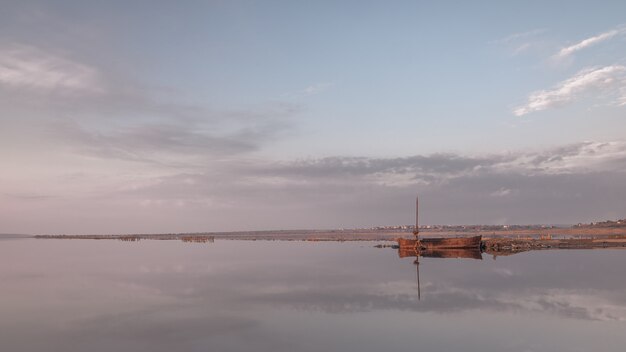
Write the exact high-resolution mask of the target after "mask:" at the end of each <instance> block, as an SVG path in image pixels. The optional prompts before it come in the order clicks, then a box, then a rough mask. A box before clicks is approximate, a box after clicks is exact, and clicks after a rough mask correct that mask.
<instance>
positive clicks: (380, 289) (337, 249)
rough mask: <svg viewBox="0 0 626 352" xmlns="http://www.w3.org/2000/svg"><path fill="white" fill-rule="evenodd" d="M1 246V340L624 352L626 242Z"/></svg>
mask: <svg viewBox="0 0 626 352" xmlns="http://www.w3.org/2000/svg"><path fill="white" fill-rule="evenodd" d="M373 244H374V243H368V242H361V243H307V242H262V241H256V242H253V241H250V242H244V241H216V242H215V243H211V244H189V243H182V242H177V241H141V242H138V243H125V242H121V241H94V240H35V239H5V240H1V241H0V351H8V352H10V351H64V352H71V351H168V352H170V351H255V352H264V351H290V352H296V351H376V352H379V351H442V352H450V351H498V352H505V351H520V352H527V351H585V352H587V351H620V352H621V351H624V346H626V333H625V332H626V251H619V250H587V251H584V250H583V251H574V250H570V251H545V252H532V253H524V254H517V255H514V256H509V257H498V258H497V260H493V259H492V258H491V257H490V256H486V255H485V256H484V259H483V260H474V259H439V258H420V265H419V275H420V289H421V290H420V292H421V299H418V288H417V282H416V276H417V272H416V266H415V265H414V264H413V259H414V258H403V259H400V258H398V255H397V252H396V251H394V250H391V249H377V248H373Z"/></svg>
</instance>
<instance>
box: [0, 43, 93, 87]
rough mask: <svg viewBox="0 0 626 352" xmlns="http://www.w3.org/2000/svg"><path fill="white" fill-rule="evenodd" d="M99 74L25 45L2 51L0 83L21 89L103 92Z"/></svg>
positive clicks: (8, 47) (86, 66) (0, 56)
mask: <svg viewBox="0 0 626 352" xmlns="http://www.w3.org/2000/svg"><path fill="white" fill-rule="evenodd" d="M99 76H100V75H99V73H98V71H97V70H96V69H95V68H93V67H90V66H88V65H85V64H81V63H78V62H74V61H72V60H69V59H67V58H63V57H60V56H56V55H54V54H51V53H48V52H45V51H42V50H40V49H37V48H35V47H31V46H25V45H9V46H7V47H5V48H2V49H0V84H2V85H8V86H13V87H18V88H36V89H46V90H71V91H85V92H100V91H102V90H103V87H102V86H101V82H100V77H99Z"/></svg>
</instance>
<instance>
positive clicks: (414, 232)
mask: <svg viewBox="0 0 626 352" xmlns="http://www.w3.org/2000/svg"><path fill="white" fill-rule="evenodd" d="M419 205H420V202H419V197H415V229H414V230H413V234H414V235H415V239H417V237H418V236H417V235H418V234H419V233H420V226H419Z"/></svg>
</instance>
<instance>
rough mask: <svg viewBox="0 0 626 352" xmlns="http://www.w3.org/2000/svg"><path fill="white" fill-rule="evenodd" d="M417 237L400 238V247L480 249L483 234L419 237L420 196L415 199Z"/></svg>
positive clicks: (417, 248) (416, 248)
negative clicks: (452, 236)
mask: <svg viewBox="0 0 626 352" xmlns="http://www.w3.org/2000/svg"><path fill="white" fill-rule="evenodd" d="M413 235H415V239H406V238H399V239H398V240H397V241H398V246H399V247H400V248H407V249H408V248H413V249H415V250H436V249H463V248H475V249H480V246H481V243H482V236H472V237H454V238H443V237H442V238H422V239H420V238H419V198H416V199H415V229H414V231H413Z"/></svg>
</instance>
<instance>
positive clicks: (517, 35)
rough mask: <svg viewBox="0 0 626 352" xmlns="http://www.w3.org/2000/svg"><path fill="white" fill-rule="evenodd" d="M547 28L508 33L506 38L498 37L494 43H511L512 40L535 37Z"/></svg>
mask: <svg viewBox="0 0 626 352" xmlns="http://www.w3.org/2000/svg"><path fill="white" fill-rule="evenodd" d="M545 32H546V29H545V28H538V29H533V30H530V31H525V32H519V33H513V34H511V35H508V36H506V37H504V38H501V39H497V40H494V41H493V42H492V43H495V44H510V43H512V42H517V41H519V40H523V39H526V38H529V37H534V36H536V35H539V34H542V33H545Z"/></svg>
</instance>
